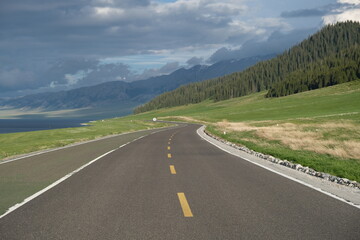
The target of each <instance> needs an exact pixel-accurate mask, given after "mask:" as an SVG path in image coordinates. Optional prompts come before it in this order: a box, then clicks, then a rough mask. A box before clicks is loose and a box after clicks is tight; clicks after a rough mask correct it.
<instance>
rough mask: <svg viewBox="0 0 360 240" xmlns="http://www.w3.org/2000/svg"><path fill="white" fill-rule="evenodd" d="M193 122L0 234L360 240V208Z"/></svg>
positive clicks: (45, 197) (45, 202) (83, 179)
mask: <svg viewBox="0 0 360 240" xmlns="http://www.w3.org/2000/svg"><path fill="white" fill-rule="evenodd" d="M198 127H199V126H195V125H189V126H186V127H182V128H178V129H170V130H166V131H162V132H159V133H155V134H152V135H149V136H147V137H144V138H142V139H140V140H137V141H135V142H133V143H131V144H129V145H126V146H125V147H123V148H120V149H118V150H116V151H114V152H112V153H110V154H108V155H106V156H105V157H103V158H102V159H100V160H98V161H97V162H95V163H93V164H91V165H90V166H88V167H86V168H85V169H83V170H82V171H80V172H78V173H76V174H74V175H73V176H72V177H70V178H68V179H67V180H65V181H64V182H62V183H61V184H59V185H57V186H55V187H54V188H52V189H50V190H49V191H47V192H45V193H44V194H42V195H40V196H39V197H37V198H35V199H34V200H32V201H30V202H29V203H27V204H25V205H24V206H22V207H20V208H18V209H17V210H15V211H14V212H11V213H10V214H8V215H7V216H5V217H4V218H2V219H0V239H360V210H359V209H357V208H355V207H352V206H350V205H347V204H345V203H343V202H341V201H338V200H336V199H333V198H331V197H329V196H327V195H324V194H322V193H320V192H317V191H314V190H312V189H310V188H308V187H306V186H303V185H301V184H299V183H296V182H293V181H291V180H289V179H286V178H284V177H281V176H279V175H276V174H274V173H272V172H269V171H267V170H265V169H263V168H260V167H258V166H256V165H253V164H251V163H249V162H247V161H243V160H241V159H240V158H237V157H235V156H232V155H230V154H227V153H225V152H222V151H221V150H219V149H218V148H216V147H214V146H212V145H211V144H209V143H208V142H206V141H204V140H202V139H201V138H200V137H199V136H198V135H197V134H196V129H197V128H198Z"/></svg>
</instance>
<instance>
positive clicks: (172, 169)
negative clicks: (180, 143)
mask: <svg viewBox="0 0 360 240" xmlns="http://www.w3.org/2000/svg"><path fill="white" fill-rule="evenodd" d="M170 172H171V174H176V170H175V166H174V165H170Z"/></svg>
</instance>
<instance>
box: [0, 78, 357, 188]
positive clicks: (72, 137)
mask: <svg viewBox="0 0 360 240" xmlns="http://www.w3.org/2000/svg"><path fill="white" fill-rule="evenodd" d="M265 94H266V92H260V93H256V94H252V95H248V96H245V97H240V98H234V99H230V100H226V101H220V102H213V101H210V100H207V101H204V102H202V103H199V104H190V105H187V106H180V107H174V108H165V109H160V110H156V111H151V112H146V113H142V114H137V115H130V116H127V117H123V118H114V119H107V120H105V121H96V122H93V123H91V124H92V126H86V127H81V128H68V129H57V130H47V131H36V132H24V133H11V134H0V146H1V148H0V159H6V158H8V157H10V156H14V155H19V154H24V153H29V152H33V151H38V150H43V149H49V148H55V147H61V146H65V145H68V144H71V143H75V142H80V141H86V140H91V139H95V138H99V137H103V136H107V135H112V134H119V133H122V132H130V131H136V130H142V129H149V128H156V127H163V126H166V124H164V123H160V122H157V123H153V122H149V121H144V120H150V119H152V118H153V117H157V118H160V119H167V120H182V121H190V122H201V123H205V124H206V125H207V126H208V130H209V131H211V132H212V133H214V134H217V135H219V136H221V137H223V138H225V139H227V140H230V141H232V142H236V143H238V144H242V145H245V146H247V147H249V148H251V149H253V150H256V151H259V152H263V153H266V154H271V155H273V156H275V157H278V158H281V159H287V160H291V161H293V162H296V163H300V164H302V165H305V166H309V167H312V168H314V169H316V170H318V171H324V172H328V173H331V174H334V175H337V176H341V177H346V178H349V179H353V180H357V181H360V153H359V150H358V149H360V80H358V81H353V82H349V83H345V84H341V85H337V86H333V87H328V88H323V89H319V90H314V91H308V92H303V93H300V94H295V95H290V96H287V97H281V98H265V97H264V95H265ZM184 117H185V118H184ZM224 131H225V132H226V134H225V135H224ZM279 135H280V136H279ZM282 136H285V137H286V138H284V137H282ZM294 139H295V140H298V141H297V142H296V141H295V140H294ZM299 140H300V141H299ZM302 141H303V142H304V143H307V144H302ZM311 147H314V148H311ZM315 147H316V149H315Z"/></svg>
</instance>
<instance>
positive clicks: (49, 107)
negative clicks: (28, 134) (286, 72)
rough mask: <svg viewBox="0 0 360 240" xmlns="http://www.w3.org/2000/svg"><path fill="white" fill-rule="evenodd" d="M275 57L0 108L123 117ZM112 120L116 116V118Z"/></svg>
mask: <svg viewBox="0 0 360 240" xmlns="http://www.w3.org/2000/svg"><path fill="white" fill-rule="evenodd" d="M274 56H275V55H266V56H257V57H251V58H245V59H234V60H226V61H221V62H218V63H215V64H213V65H210V66H206V65H196V66H194V67H191V68H189V69H185V68H181V69H178V70H176V71H174V72H173V73H171V74H169V75H162V76H157V77H152V78H149V79H146V80H140V81H134V82H122V81H113V82H106V83H102V84H99V85H96V86H90V87H82V88H78V89H73V90H69V91H60V92H55V93H54V92H46V93H39V94H33V95H27V96H23V97H20V98H14V99H8V100H2V101H1V102H0V105H1V106H6V107H10V108H15V109H40V110H42V111H54V110H64V109H78V108H93V109H101V108H104V107H108V106H113V107H114V109H116V110H117V112H119V111H120V112H121V113H122V115H125V114H129V113H131V112H132V108H133V107H135V106H138V105H140V104H143V103H145V102H147V101H149V100H151V99H152V98H154V97H155V96H157V95H159V94H162V93H164V92H168V91H172V90H174V89H176V88H178V87H179V86H181V85H185V84H188V83H192V82H199V81H203V80H206V79H211V78H216V77H219V76H222V75H226V74H229V73H232V72H238V71H242V70H244V69H246V68H248V67H250V66H252V65H254V64H256V63H257V62H260V61H264V60H267V59H270V58H272V57H274ZM122 108H123V109H122ZM114 116H118V114H115V115H114ZM107 117H108V116H107Z"/></svg>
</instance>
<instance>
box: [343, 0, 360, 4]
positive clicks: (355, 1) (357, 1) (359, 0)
mask: <svg viewBox="0 0 360 240" xmlns="http://www.w3.org/2000/svg"><path fill="white" fill-rule="evenodd" d="M338 3H348V4H360V0H338Z"/></svg>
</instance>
